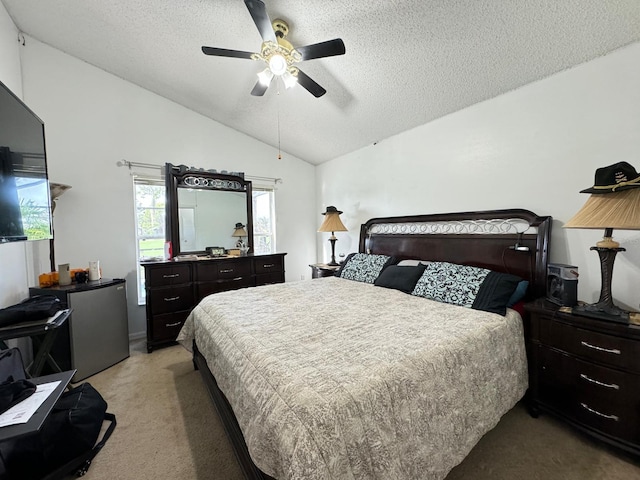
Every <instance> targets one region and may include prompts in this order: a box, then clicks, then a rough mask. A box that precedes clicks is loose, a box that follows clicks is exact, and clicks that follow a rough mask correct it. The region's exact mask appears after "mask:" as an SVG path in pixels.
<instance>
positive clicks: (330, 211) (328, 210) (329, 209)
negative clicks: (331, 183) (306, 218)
mask: <svg viewBox="0 0 640 480" xmlns="http://www.w3.org/2000/svg"><path fill="white" fill-rule="evenodd" d="M327 213H337V214H338V215H340V214H341V213H342V212H341V211H340V210H338V209H337V208H336V207H334V206H333V205H330V206H328V207H327V211H326V212H323V213H322V215H326V214H327Z"/></svg>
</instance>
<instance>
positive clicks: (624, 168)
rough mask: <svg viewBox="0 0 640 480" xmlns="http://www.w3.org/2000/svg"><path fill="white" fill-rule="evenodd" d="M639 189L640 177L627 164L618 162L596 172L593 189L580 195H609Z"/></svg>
mask: <svg viewBox="0 0 640 480" xmlns="http://www.w3.org/2000/svg"><path fill="white" fill-rule="evenodd" d="M635 187H640V175H639V174H638V172H636V169H635V168H633V166H631V165H629V164H628V163H627V162H618V163H614V164H613V165H609V166H608V167H602V168H598V169H597V170H596V175H595V181H594V184H593V187H591V188H585V189H584V190H580V193H611V192H619V191H621V190H628V189H630V188H635Z"/></svg>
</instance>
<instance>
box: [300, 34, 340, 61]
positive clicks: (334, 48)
mask: <svg viewBox="0 0 640 480" xmlns="http://www.w3.org/2000/svg"><path fill="white" fill-rule="evenodd" d="M296 50H297V51H298V52H300V55H302V60H313V59H314V58H324V57H334V56H336V55H344V53H345V51H346V50H345V48H344V42H343V41H342V39H341V38H335V39H333V40H327V41H326V42H320V43H314V44H313V45H307V46H306V47H299V48H298V47H296Z"/></svg>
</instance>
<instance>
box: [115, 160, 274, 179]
mask: <svg viewBox="0 0 640 480" xmlns="http://www.w3.org/2000/svg"><path fill="white" fill-rule="evenodd" d="M116 165H118V166H119V167H128V168H129V170H131V168H132V167H138V168H152V169H159V170H160V171H161V172H162V173H164V165H155V164H153V163H142V162H130V161H129V160H125V159H122V160H118V161H117V162H116ZM245 178H246V179H247V180H252V181H253V180H257V181H263V182H273V183H276V184H277V183H282V179H281V178H273V177H260V176H252V175H245Z"/></svg>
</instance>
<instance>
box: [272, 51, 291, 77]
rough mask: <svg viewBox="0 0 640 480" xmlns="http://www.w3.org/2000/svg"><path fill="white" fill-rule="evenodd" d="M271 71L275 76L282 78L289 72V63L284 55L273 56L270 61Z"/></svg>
mask: <svg viewBox="0 0 640 480" xmlns="http://www.w3.org/2000/svg"><path fill="white" fill-rule="evenodd" d="M269 69H270V70H271V72H272V73H273V74H274V75H278V76H280V75H282V74H283V73H285V72H286V71H287V61H286V60H285V58H284V57H283V56H282V55H279V54H275V55H272V56H271V58H270V59H269Z"/></svg>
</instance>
